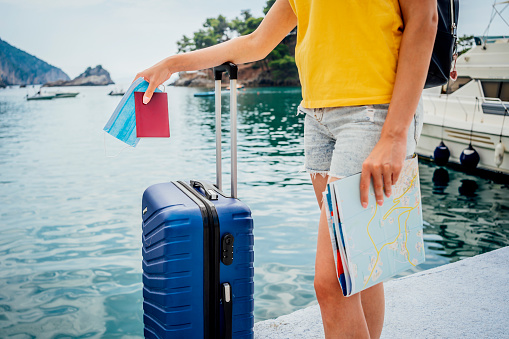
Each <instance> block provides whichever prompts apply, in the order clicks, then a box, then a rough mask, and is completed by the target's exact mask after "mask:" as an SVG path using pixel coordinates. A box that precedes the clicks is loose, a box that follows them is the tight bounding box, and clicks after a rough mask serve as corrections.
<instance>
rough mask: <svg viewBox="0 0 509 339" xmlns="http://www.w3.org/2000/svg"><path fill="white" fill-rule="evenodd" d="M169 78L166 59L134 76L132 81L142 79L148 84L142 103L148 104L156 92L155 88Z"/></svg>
mask: <svg viewBox="0 0 509 339" xmlns="http://www.w3.org/2000/svg"><path fill="white" fill-rule="evenodd" d="M170 76H171V71H170V68H169V67H168V59H164V60H162V61H160V62H158V63H157V64H155V65H154V66H152V67H150V68H147V69H146V70H144V71H143V72H140V73H138V74H136V77H135V78H134V80H136V79H138V78H140V77H143V78H144V79H145V80H146V81H147V82H148V83H149V85H148V88H147V90H146V91H145V95H144V96H143V103H144V104H148V103H149V101H150V99H152V94H153V93H154V91H155V90H156V88H157V86H159V85H161V84H162V83H164V82H165V81H166V80H168V79H169V78H170ZM134 80H133V81H134Z"/></svg>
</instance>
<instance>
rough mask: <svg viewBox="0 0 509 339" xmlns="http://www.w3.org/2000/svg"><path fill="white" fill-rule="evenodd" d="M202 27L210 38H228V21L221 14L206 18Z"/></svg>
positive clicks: (225, 39) (221, 39)
mask: <svg viewBox="0 0 509 339" xmlns="http://www.w3.org/2000/svg"><path fill="white" fill-rule="evenodd" d="M203 27H204V28H206V29H207V31H208V32H209V35H210V37H211V38H214V39H216V40H217V42H218V43H219V42H223V41H227V40H230V36H229V34H228V33H229V30H230V23H229V22H228V21H227V20H226V18H225V17H224V16H222V15H219V16H218V17H217V18H207V19H206V20H205V23H204V24H203Z"/></svg>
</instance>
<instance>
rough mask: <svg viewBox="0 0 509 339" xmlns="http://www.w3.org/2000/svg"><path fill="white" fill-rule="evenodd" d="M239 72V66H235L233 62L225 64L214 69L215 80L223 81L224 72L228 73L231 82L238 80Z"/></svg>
mask: <svg viewBox="0 0 509 339" xmlns="http://www.w3.org/2000/svg"><path fill="white" fill-rule="evenodd" d="M237 70H238V68H237V65H235V64H234V63H233V62H225V63H224V64H222V65H219V66H216V67H214V79H215V80H221V79H222V77H223V72H228V75H229V76H230V80H232V79H235V80H237Z"/></svg>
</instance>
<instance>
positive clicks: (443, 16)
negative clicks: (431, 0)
mask: <svg viewBox="0 0 509 339" xmlns="http://www.w3.org/2000/svg"><path fill="white" fill-rule="evenodd" d="M437 8H438V27H437V35H436V38H435V45H434V46H433V53H432V54H431V61H430V64H429V69H428V76H427V77H426V83H425V84H424V88H430V87H436V86H442V85H445V84H446V83H447V81H448V80H449V75H450V73H451V64H452V60H453V55H454V54H455V53H456V40H457V35H456V31H457V28H458V13H459V0H437Z"/></svg>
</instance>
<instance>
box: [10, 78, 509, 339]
mask: <svg viewBox="0 0 509 339" xmlns="http://www.w3.org/2000/svg"><path fill="white" fill-rule="evenodd" d="M77 89H78V90H79V91H80V92H81V94H80V95H79V96H78V97H76V98H74V99H59V100H52V101H30V102H27V101H25V100H24V96H25V95H26V94H27V90H26V89H5V90H0V337H10V336H13V337H15V338H29V337H35V336H37V337H48V338H51V337H100V336H106V337H124V336H125V337H139V336H142V335H143V324H142V322H143V320H142V314H143V311H142V294H141V288H142V284H141V206H140V204H141V195H142V193H143V191H144V189H145V188H146V187H148V186H149V185H151V184H154V183H158V182H164V181H168V180H174V179H198V178H200V179H209V180H212V181H213V179H214V171H215V167H214V166H213V163H214V157H215V153H214V140H215V137H214V114H213V109H214V102H213V98H194V97H193V93H195V92H196V91H199V90H198V89H192V88H168V95H169V102H170V103H169V105H170V107H169V111H170V125H171V138H170V139H166V140H165V139H151V140H141V142H140V143H139V145H138V146H137V147H136V148H135V149H126V150H123V146H122V145H120V144H118V143H116V142H115V140H113V139H112V138H110V137H109V136H106V138H105V137H104V134H103V132H102V127H103V126H104V124H105V123H106V121H107V120H108V118H109V115H110V114H111V112H113V110H114V108H115V106H116V104H117V103H118V101H119V100H120V98H119V97H109V96H107V95H106V93H108V92H109V91H110V90H111V88H110V87H108V88H105V87H97V88H94V87H89V88H77ZM28 91H30V94H32V93H33V92H34V89H31V88H30V89H28ZM299 101H300V90H299V89H297V88H267V89H248V90H246V91H243V92H241V94H239V98H238V103H239V118H238V121H239V197H240V199H242V200H243V201H245V202H246V203H247V204H248V205H249V206H250V207H251V209H252V210H253V218H254V222H255V317H256V321H259V320H263V319H267V318H272V317H276V316H279V315H283V314H287V313H289V312H292V311H295V310H297V309H300V308H303V307H305V306H308V305H311V304H314V303H316V300H315V296H314V291H313V264H314V253H315V242H316V236H317V229H316V228H317V221H318V217H319V211H318V207H317V206H318V205H317V203H316V200H315V196H314V193H313V189H312V186H311V184H310V180H309V177H308V175H307V174H305V173H299V169H300V167H301V165H302V162H303V140H302V135H303V116H302V115H300V116H298V117H297V116H296V115H295V112H296V108H297V105H298V103H299ZM223 105H224V106H223V107H224V108H223V111H226V112H228V108H227V107H228V96H223ZM223 129H224V130H223V132H224V136H225V138H224V139H223V142H224V144H223V145H224V151H225V158H226V159H227V158H228V152H227V151H228V142H227V141H228V139H227V138H226V137H227V135H228V133H227V132H228V129H229V120H228V114H227V113H226V114H225V116H224V118H223ZM105 148H106V152H107V154H108V155H115V154H117V153H118V152H119V151H121V153H120V154H119V155H118V156H117V157H106V156H105ZM224 168H225V169H228V168H229V163H228V161H225V162H224ZM444 171H445V172H446V173H447V176H448V180H446V179H444ZM420 172H421V185H422V187H421V190H422V199H423V215H424V220H425V240H426V241H425V245H426V254H427V256H426V263H425V264H423V265H421V266H419V267H417V268H416V269H415V270H414V271H419V270H425V269H429V268H432V267H436V266H440V265H443V264H446V263H449V262H453V261H457V260H460V259H462V258H465V257H470V256H473V255H476V254H479V253H484V252H488V251H491V250H493V249H496V248H500V247H503V246H507V245H509V194H508V193H509V186H508V185H507V184H505V185H504V184H502V183H494V182H492V181H490V180H487V179H480V178H476V177H473V176H469V175H467V174H464V173H460V172H456V171H452V170H450V169H447V170H443V169H439V168H437V167H436V166H434V165H433V164H430V163H426V162H421V163H420ZM440 174H442V175H440ZM224 181H225V182H226V183H228V182H229V180H228V176H227V175H226V176H225V177H224ZM226 189H227V190H228V188H226ZM412 272H413V271H409V272H408V274H410V273H412ZM437 288H438V287H437Z"/></svg>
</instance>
